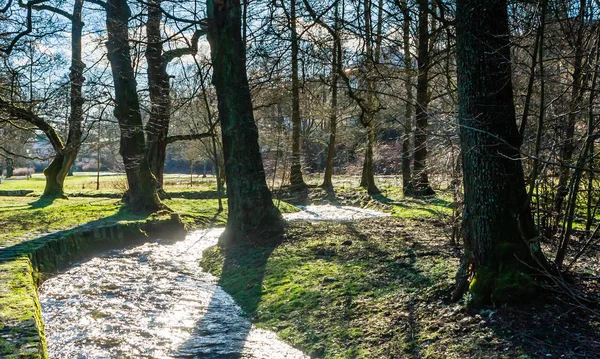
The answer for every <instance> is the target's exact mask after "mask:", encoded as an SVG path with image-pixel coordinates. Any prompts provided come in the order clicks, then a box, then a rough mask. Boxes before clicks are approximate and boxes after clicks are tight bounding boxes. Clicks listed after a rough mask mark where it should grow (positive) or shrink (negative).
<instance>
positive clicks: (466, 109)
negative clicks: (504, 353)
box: [454, 0, 545, 305]
mask: <svg viewBox="0 0 600 359" xmlns="http://www.w3.org/2000/svg"><path fill="white" fill-rule="evenodd" d="M456 10H457V11H456V14H457V17H456V24H457V67H458V89H459V125H460V142H461V149H462V165H463V181H464V215H463V241H464V247H465V251H464V255H463V258H462V261H461V266H460V268H459V270H458V273H457V288H456V290H455V292H454V298H458V297H459V296H460V295H462V293H463V292H464V291H465V290H466V289H467V285H468V289H469V291H470V292H471V293H472V294H473V300H474V304H475V305H479V304H484V303H485V304H487V303H490V302H491V303H495V304H500V303H506V302H518V301H521V300H525V299H528V298H529V297H531V295H532V294H533V293H534V292H535V287H534V283H533V279H532V277H531V275H530V274H531V271H532V269H531V268H532V267H533V268H536V267H538V265H539V264H542V265H544V264H545V258H544V256H543V254H542V253H541V249H540V247H539V242H538V236H537V232H536V230H535V225H534V222H533V217H532V216H531V210H530V206H529V201H528V198H527V193H526V190H525V181H524V175H523V168H522V165H521V161H519V157H520V156H519V147H520V145H521V138H520V134H519V131H518V128H517V124H516V116H515V107H514V102H513V93H512V82H511V65H510V46H509V38H508V35H509V29H508V15H507V3H506V0H485V1H482V0H459V1H457V9H456ZM530 266H531V267H530ZM469 278H472V280H471V281H470V284H469Z"/></svg>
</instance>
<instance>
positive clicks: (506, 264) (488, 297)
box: [469, 243, 537, 307]
mask: <svg viewBox="0 0 600 359" xmlns="http://www.w3.org/2000/svg"><path fill="white" fill-rule="evenodd" d="M492 253H493V257H492V258H491V259H490V262H489V263H488V265H486V266H484V267H480V268H478V269H477V270H476V272H475V274H474V276H473V279H472V281H471V283H470V285H469V292H470V293H471V303H470V304H471V305H472V306H475V307H478V306H481V305H486V304H496V305H500V304H506V303H523V302H525V301H527V300H530V299H531V298H532V297H533V296H534V295H535V293H536V289H537V286H536V283H535V281H534V280H533V278H532V277H531V275H529V274H528V273H527V270H528V267H527V266H526V265H525V264H523V263H522V262H521V261H520V260H519V259H518V258H519V257H520V258H523V256H519V253H523V246H518V245H516V244H512V243H501V244H499V245H498V246H496V248H495V250H493V251H492Z"/></svg>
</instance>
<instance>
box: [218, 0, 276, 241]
mask: <svg viewBox="0 0 600 359" xmlns="http://www.w3.org/2000/svg"><path fill="white" fill-rule="evenodd" d="M207 13H208V21H209V28H208V41H209V43H210V47H211V58H212V63H213V84H214V85H215V89H216V91H217V98H218V104H219V120H220V122H221V133H222V137H223V156H224V158H225V172H226V183H227V199H228V201H227V206H228V216H227V228H226V230H225V233H224V234H223V235H222V236H221V238H220V240H219V243H220V244H230V243H236V242H244V241H249V242H254V243H260V242H265V241H269V240H270V239H271V238H269V236H268V235H267V234H271V233H273V232H279V231H280V230H281V228H282V223H283V221H282V218H281V214H280V213H279V210H278V209H277V207H275V205H274V204H273V201H272V198H271V192H270V191H269V188H268V187H267V183H266V180H265V172H264V169H263V162H262V158H261V154H260V149H259V146H258V128H257V127H256V123H255V122H254V115H253V112H252V100H251V97H250V88H249V86H248V78H247V76H246V64H245V60H244V59H245V44H244V43H243V41H242V36H241V8H240V2H239V0H219V1H214V0H207Z"/></svg>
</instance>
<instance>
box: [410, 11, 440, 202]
mask: <svg viewBox="0 0 600 359" xmlns="http://www.w3.org/2000/svg"><path fill="white" fill-rule="evenodd" d="M428 19H429V1H428V0H419V48H418V56H417V62H418V75H417V104H416V111H415V114H416V126H415V157H414V162H413V171H412V175H413V177H412V181H411V184H410V185H409V190H408V191H406V193H407V194H409V195H414V196H431V195H434V194H435V192H434V191H433V189H432V188H431V186H430V185H429V176H428V174H427V127H428V122H429V114H428V108H429V66H430V64H429V21H428Z"/></svg>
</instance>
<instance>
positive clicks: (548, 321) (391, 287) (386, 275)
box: [201, 218, 600, 359]
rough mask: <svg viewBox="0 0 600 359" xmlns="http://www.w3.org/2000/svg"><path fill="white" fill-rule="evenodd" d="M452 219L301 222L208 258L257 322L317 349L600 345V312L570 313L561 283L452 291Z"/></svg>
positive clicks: (586, 349) (367, 354) (545, 353)
mask: <svg viewBox="0 0 600 359" xmlns="http://www.w3.org/2000/svg"><path fill="white" fill-rule="evenodd" d="M447 231H448V230H447V228H446V227H445V226H440V225H439V223H438V222H435V221H429V220H413V219H403V218H391V219H390V218H383V219H377V220H363V221H357V222H350V223H315V224H309V223H299V224H292V225H290V228H289V229H288V232H287V234H286V236H285V238H284V240H283V242H282V243H281V244H280V245H279V246H277V247H270V248H256V247H243V246H238V247H231V248H228V249H226V250H224V249H220V248H218V247H212V248H209V249H208V250H206V251H205V253H204V258H203V260H202V263H201V265H202V267H203V268H204V269H205V270H207V271H209V272H211V273H213V274H214V275H216V276H218V277H219V284H220V285H221V286H222V287H223V288H224V289H225V290H226V291H227V292H228V293H230V294H231V295H232V296H233V297H234V298H235V300H236V301H237V302H238V303H239V304H240V306H241V307H242V308H243V309H244V311H245V312H246V314H247V315H248V316H249V317H250V318H252V320H253V323H254V324H255V325H257V326H258V327H261V328H266V329H270V330H273V331H275V332H277V333H278V335H279V336H280V337H282V338H283V339H285V340H286V341H288V342H290V343H291V344H293V345H295V346H297V347H299V348H301V349H303V350H304V351H306V352H307V353H309V354H311V355H313V356H316V357H321V358H340V359H341V358H457V359H458V358H461V359H462V358H485V357H493V358H507V359H508V358H521V359H525V358H541V357H551V356H552V357H561V355H562V357H568V358H574V357H582V358H595V357H597V353H598V350H599V349H600V343H598V337H599V335H600V330H599V328H600V322H599V319H600V318H592V317H590V316H589V314H587V315H586V314H585V312H581V311H579V310H577V309H575V308H570V309H571V311H569V312H568V313H564V308H565V306H564V303H561V302H560V301H557V300H556V299H553V298H554V296H553V295H552V296H549V297H544V298H540V299H539V300H538V302H537V305H535V306H534V305H527V306H523V307H519V308H517V309H514V308H513V309H510V308H490V309H486V310H481V311H472V310H469V309H467V308H466V307H465V306H464V305H463V303H452V302H449V301H448V300H447V299H448V296H449V293H450V291H451V289H452V286H453V278H454V273H455V269H456V267H457V265H458V254H459V253H458V251H457V249H456V248H455V247H453V246H450V245H449V244H448V241H447V238H448V235H449V234H448V233H447ZM562 299H563V300H564V298H562Z"/></svg>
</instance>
